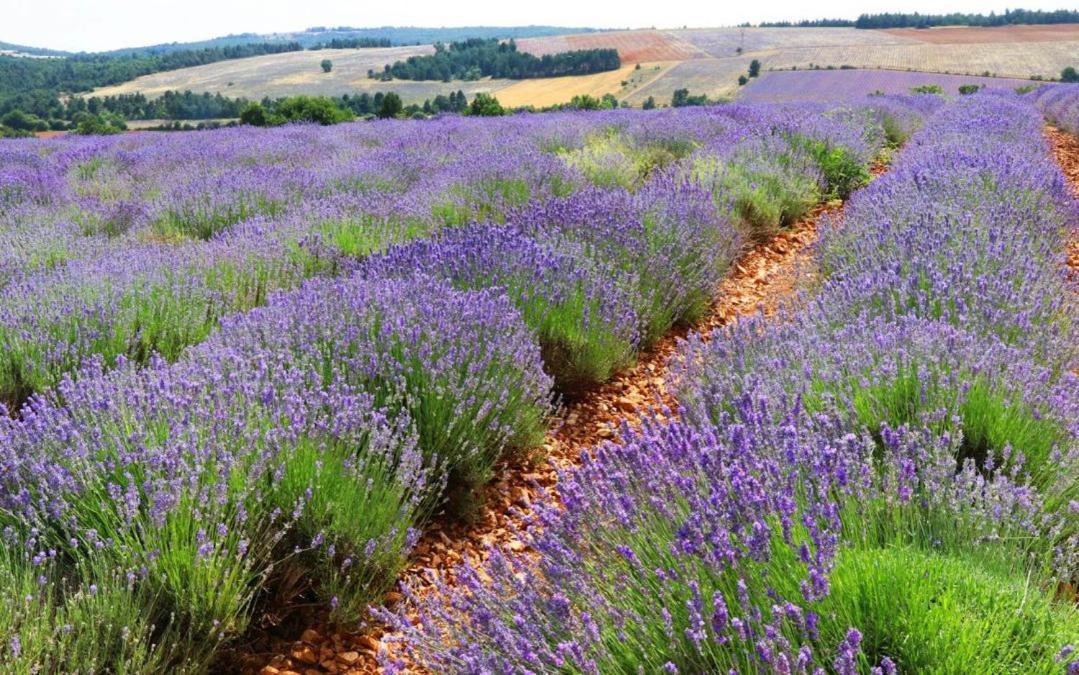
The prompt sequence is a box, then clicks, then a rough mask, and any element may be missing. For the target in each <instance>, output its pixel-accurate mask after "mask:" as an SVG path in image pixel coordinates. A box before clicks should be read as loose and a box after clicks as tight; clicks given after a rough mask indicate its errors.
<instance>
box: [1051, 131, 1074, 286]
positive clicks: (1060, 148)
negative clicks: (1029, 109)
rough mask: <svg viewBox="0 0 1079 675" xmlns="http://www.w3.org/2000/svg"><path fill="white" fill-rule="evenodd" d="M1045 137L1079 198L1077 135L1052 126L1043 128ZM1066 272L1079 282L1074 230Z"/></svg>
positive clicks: (1069, 240) (1070, 239) (1069, 245)
mask: <svg viewBox="0 0 1079 675" xmlns="http://www.w3.org/2000/svg"><path fill="white" fill-rule="evenodd" d="M1045 137H1046V138H1047V139H1049V145H1050V146H1051V147H1052V148H1053V156H1054V157H1056V160H1057V163H1058V164H1060V169H1061V170H1062V171H1063V172H1064V176H1065V177H1066V178H1067V179H1068V183H1069V184H1070V185H1071V188H1072V193H1073V194H1074V195H1075V198H1076V199H1079V137H1076V136H1074V135H1072V134H1069V133H1068V132H1066V131H1063V130H1061V129H1058V128H1056V127H1053V126H1047V127H1046V128H1045ZM1068 274H1069V275H1070V277H1071V280H1072V281H1073V282H1075V283H1076V284H1079V234H1077V233H1076V232H1072V233H1071V236H1070V237H1069V238H1068Z"/></svg>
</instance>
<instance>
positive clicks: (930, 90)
mask: <svg viewBox="0 0 1079 675" xmlns="http://www.w3.org/2000/svg"><path fill="white" fill-rule="evenodd" d="M910 93H912V94H936V95H937V96H943V95H944V87H942V86H940V85H939V84H923V85H920V86H917V87H911V88H910Z"/></svg>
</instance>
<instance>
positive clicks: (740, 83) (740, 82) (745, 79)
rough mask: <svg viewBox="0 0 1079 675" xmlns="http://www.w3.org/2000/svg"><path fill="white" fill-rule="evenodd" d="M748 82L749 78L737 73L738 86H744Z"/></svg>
mask: <svg viewBox="0 0 1079 675" xmlns="http://www.w3.org/2000/svg"><path fill="white" fill-rule="evenodd" d="M748 82H749V78H748V77H746V76H745V75H739V76H738V86H739V87H742V86H745V85H746V83H748Z"/></svg>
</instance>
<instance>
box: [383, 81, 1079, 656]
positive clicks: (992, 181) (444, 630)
mask: <svg viewBox="0 0 1079 675" xmlns="http://www.w3.org/2000/svg"><path fill="white" fill-rule="evenodd" d="M972 120H973V121H974V122H973V123H972ZM769 142H773V143H774V142H775V141H774V140H771V141H769ZM704 147H707V146H704ZM698 152H701V151H700V150H699V151H698ZM713 152H716V151H713ZM735 152H737V148H736V149H735ZM716 156H719V157H723V156H724V155H722V154H717V155H716ZM818 166H819V165H818ZM713 175H715V174H713ZM720 175H722V174H720ZM816 186H817V189H820V186H821V182H818V183H817V184H816ZM789 194H794V195H797V194H798V191H797V190H795V191H792V192H790V193H789ZM778 212H780V213H781V212H782V211H781V210H780V211H778ZM1075 218H1076V205H1075V203H1074V202H1073V201H1072V200H1071V199H1070V198H1069V197H1067V193H1066V192H1065V189H1064V183H1063V181H1062V177H1061V175H1060V173H1059V170H1058V169H1056V168H1055V167H1053V166H1052V164H1051V162H1050V159H1049V158H1048V149H1047V147H1046V145H1045V142H1044V140H1043V139H1042V137H1041V128H1040V121H1039V117H1038V115H1037V114H1036V113H1035V112H1034V110H1033V108H1032V107H1030V106H1029V105H1028V104H1026V103H1024V102H1022V100H1021V99H1019V98H1018V97H1014V96H1008V95H1001V94H994V95H980V96H974V97H969V98H968V99H964V100H962V101H960V102H957V103H952V104H950V105H948V106H945V107H943V108H941V109H940V110H939V111H938V112H936V113H935V114H933V116H932V117H930V118H929V120H928V121H927V123H926V125H925V128H924V129H923V130H921V131H919V132H917V133H916V134H915V135H914V136H912V137H911V140H910V142H909V144H908V147H907V148H905V149H903V150H902V151H901V152H900V153H899V155H898V157H897V159H896V162H895V167H894V169H893V170H892V172H891V173H890V174H889V175H887V176H886V177H884V178H882V179H881V180H879V181H877V182H875V183H874V184H873V185H872V186H870V187H869V188H867V189H866V190H865V191H864V192H862V193H859V194H857V195H855V196H854V198H853V200H852V202H851V204H850V206H849V208H848V209H847V211H846V212H845V213H844V218H843V222H842V226H841V227H840V226H839V224H838V223H837V224H836V225H835V226H834V227H832V228H826V232H825V237H824V239H823V241H822V243H821V246H820V260H821V264H822V269H823V271H824V273H825V275H824V279H823V281H822V283H821V284H820V286H819V288H817V289H815V291H814V295H813V298H812V299H811V300H810V301H809V302H808V303H807V304H805V305H804V309H802V310H800V311H799V312H798V313H797V314H794V315H788V316H785V317H783V318H782V320H780V321H776V322H764V321H762V320H759V319H758V320H753V321H747V322H743V323H742V324H740V325H739V326H737V327H735V328H733V329H729V330H727V331H720V332H717V333H715V334H714V335H713V336H712V339H711V340H710V341H709V342H707V343H706V342H704V341H702V340H700V339H697V338H691V340H690V341H689V343H688V345H687V346H686V347H685V348H684V349H683V351H682V354H681V355H680V356H679V357H678V358H677V360H676V362H675V364H674V368H675V378H674V380H675V392H676V395H677V396H678V397H679V399H680V400H681V401H682V402H683V403H684V405H685V406H686V408H685V411H684V412H685V418H686V421H685V422H682V423H663V424H661V423H649V424H646V425H645V428H644V429H643V430H642V431H641V432H639V433H638V432H632V431H629V430H624V431H623V437H624V438H625V439H626V440H625V442H624V444H623V445H619V446H615V445H605V446H602V447H600V448H597V449H595V450H594V451H593V453H591V454H588V455H586V456H585V458H584V461H585V463H584V465H583V466H582V467H581V468H580V469H578V470H576V471H573V472H570V473H568V474H566V475H564V476H563V477H562V478H561V481H560V484H559V495H558V497H559V502H555V501H553V500H552V501H551V502H549V503H548V504H546V505H544V506H541V507H539V508H538V509H537V516H536V519H537V522H536V524H537V525H538V527H536V528H533V529H532V530H530V531H529V533H525V534H523V535H522V536H523V537H524V538H525V540H526V542H527V543H528V544H529V545H530V547H531V548H532V549H533V550H534V554H533V553H526V554H518V555H512V554H509V553H502V552H497V553H495V554H494V556H493V558H492V562H491V563H489V564H487V565H485V566H484V567H482V568H480V569H472V568H467V567H466V568H465V569H464V570H462V571H461V572H460V574H459V575H458V579H459V580H461V579H463V583H460V582H459V584H458V585H457V586H454V587H447V586H443V587H442V588H441V594H440V595H437V596H436V597H435V598H434V599H431V598H428V599H426V600H419V599H415V598H414V599H413V602H414V603H415V605H416V606H417V607H418V611H419V613H420V619H421V620H420V622H419V623H418V624H415V625H413V624H412V623H411V622H409V621H407V620H405V619H404V617H403V616H400V617H398V623H397V626H398V628H399V629H400V630H401V631H402V633H403V634H404V638H403V639H404V642H405V646H406V649H407V650H408V653H409V655H410V656H411V657H412V658H413V659H415V660H417V661H419V662H420V663H422V664H425V665H426V666H427V667H429V668H432V669H434V670H439V671H443V672H469V673H479V672H514V673H525V672H597V673H598V672H627V673H628V672H641V671H644V672H663V671H666V672H726V671H728V670H731V669H733V670H737V671H738V672H818V669H820V670H830V671H835V672H842V673H853V672H896V671H897V670H901V671H908V670H909V671H921V670H939V671H956V672H959V671H963V670H966V669H970V668H973V669H975V670H986V671H991V670H993V671H995V670H1010V671H1016V672H1019V671H1021V672H1039V673H1053V672H1062V671H1067V672H1071V671H1072V670H1075V669H1076V668H1079V662H1077V661H1076V660H1075V656H1074V645H1075V644H1076V642H1077V641H1079V611H1077V610H1076V608H1075V607H1074V606H1073V605H1072V604H1071V603H1070V602H1069V601H1068V600H1066V599H1065V598H1067V597H1068V596H1067V590H1066V589H1067V588H1069V587H1073V586H1071V585H1073V584H1075V583H1076V581H1077V578H1076V576H1075V575H1076V570H1079V500H1077V499H1076V495H1077V494H1079V493H1077V483H1079V481H1077V480H1076V476H1077V475H1079V471H1077V468H1079V454H1077V453H1079V435H1077V433H1079V429H1077V428H1076V426H1075V423H1074V419H1075V416H1076V411H1077V408H1079V399H1077V398H1076V396H1075V392H1076V386H1075V385H1076V380H1075V376H1074V369H1075V351H1074V346H1073V345H1072V343H1073V342H1074V340H1072V339H1071V337H1072V336H1073V334H1074V322H1075V309H1076V307H1075V304H1074V295H1073V293H1074V290H1075V289H1074V288H1072V287H1070V286H1069V285H1068V282H1066V281H1065V276H1064V273H1063V260H1062V256H1061V253H1060V252H1061V251H1062V249H1063V241H1064V239H1063V237H1064V236H1065V235H1066V234H1067V233H1068V232H1069V228H1072V227H1074V223H1075ZM556 504H557V505H556ZM390 618H392V617H390ZM389 665H393V664H389Z"/></svg>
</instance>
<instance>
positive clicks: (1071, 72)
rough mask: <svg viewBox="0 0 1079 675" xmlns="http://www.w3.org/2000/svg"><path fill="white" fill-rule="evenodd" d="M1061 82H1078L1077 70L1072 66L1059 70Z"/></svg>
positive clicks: (1078, 73)
mask: <svg viewBox="0 0 1079 675" xmlns="http://www.w3.org/2000/svg"><path fill="white" fill-rule="evenodd" d="M1060 81H1061V82H1079V71H1077V70H1076V69H1075V68H1074V67H1072V66H1068V67H1067V68H1065V69H1064V70H1062V71H1060Z"/></svg>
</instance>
